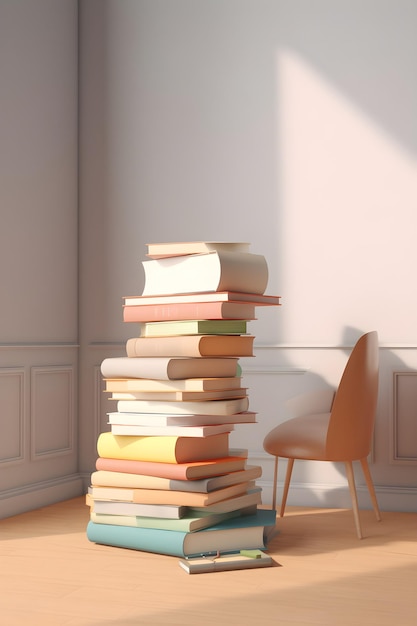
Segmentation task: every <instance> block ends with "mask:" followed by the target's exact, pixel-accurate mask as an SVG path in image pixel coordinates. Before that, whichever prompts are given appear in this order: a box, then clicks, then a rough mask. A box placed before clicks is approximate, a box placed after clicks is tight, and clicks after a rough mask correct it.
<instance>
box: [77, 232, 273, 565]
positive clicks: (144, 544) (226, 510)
mask: <svg viewBox="0 0 417 626" xmlns="http://www.w3.org/2000/svg"><path fill="white" fill-rule="evenodd" d="M142 264H143V268H144V273H145V285H144V289H143V292H142V294H141V295H139V296H134V297H125V298H124V306H123V319H124V321H125V322H127V323H134V324H136V325H137V327H138V332H137V333H136V336H135V337H133V338H132V339H129V340H128V341H127V344H126V356H124V357H115V358H107V359H104V361H103V362H102V364H101V373H102V375H103V378H104V381H105V391H106V392H108V393H109V394H110V398H111V399H112V400H114V402H115V411H114V412H111V413H109V424H110V427H111V430H110V431H109V432H104V433H101V434H100V435H99V438H98V441H97V450H98V458H97V461H96V471H95V472H93V474H92V475H91V487H90V489H89V493H88V495H87V503H88V505H89V506H90V521H89V523H88V527H87V537H88V539H89V540H90V541H92V542H96V543H100V544H105V545H111V546H117V547H122V548H131V549H136V550H143V551H148V552H156V553H160V554H167V555H172V556H177V557H187V558H190V557H196V556H201V555H204V556H207V555H213V554H214V555H220V554H221V553H233V552H237V551H241V550H256V549H257V550H259V549H263V548H265V547H266V545H265V544H266V542H265V536H266V529H267V528H269V527H273V526H274V525H275V518H276V515H275V511H270V510H264V509H262V508H260V507H259V505H260V504H261V502H262V500H261V488H260V487H259V486H258V485H257V484H256V480H257V479H258V478H259V477H260V476H261V473H262V470H261V467H260V466H256V465H250V464H248V462H247V451H242V450H233V449H231V447H230V445H229V436H230V433H231V432H232V431H233V429H234V428H235V427H236V426H238V425H240V424H251V423H254V422H256V413H255V412H253V411H251V410H249V398H248V394H247V389H246V388H245V387H243V386H242V376H241V374H242V372H241V368H240V366H239V358H240V357H249V356H253V341H254V337H253V336H252V335H250V334H249V333H248V332H247V331H248V329H247V324H248V322H250V321H251V320H253V319H254V318H255V307H256V306H271V305H272V306H276V305H279V304H280V299H279V297H278V296H268V295H265V293H264V292H265V289H266V286H267V281H268V268H267V264H266V261H265V258H264V257H263V256H262V255H257V254H252V253H250V252H249V246H248V244H244V243H223V242H183V243H166V244H149V245H148V254H147V259H146V260H145V261H143V262H142Z"/></svg>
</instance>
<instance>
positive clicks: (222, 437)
mask: <svg viewBox="0 0 417 626" xmlns="http://www.w3.org/2000/svg"><path fill="white" fill-rule="evenodd" d="M97 451H98V454H99V456H100V457H104V458H109V459H125V460H129V461H155V462H159V463H189V462H191V461H203V460H206V459H218V458H221V457H226V456H228V454H229V433H221V434H218V435H211V436H210V437H165V436H143V437H140V436H131V435H113V434H112V433H110V432H106V433H101V434H100V435H99V437H98V440H97Z"/></svg>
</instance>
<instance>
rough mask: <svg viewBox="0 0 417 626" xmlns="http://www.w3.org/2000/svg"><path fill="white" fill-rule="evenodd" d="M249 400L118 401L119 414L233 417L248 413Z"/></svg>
mask: <svg viewBox="0 0 417 626" xmlns="http://www.w3.org/2000/svg"><path fill="white" fill-rule="evenodd" d="M248 408H249V399H248V397H246V398H231V399H228V400H198V401H197V402H191V401H188V400H187V401H184V402H181V401H171V402H163V401H162V400H161V401H158V400H118V401H117V411H118V412H119V413H176V414H183V415H187V414H188V415H189V414H191V413H195V414H196V415H203V414H204V415H233V414H234V413H241V412H243V411H247V410H248Z"/></svg>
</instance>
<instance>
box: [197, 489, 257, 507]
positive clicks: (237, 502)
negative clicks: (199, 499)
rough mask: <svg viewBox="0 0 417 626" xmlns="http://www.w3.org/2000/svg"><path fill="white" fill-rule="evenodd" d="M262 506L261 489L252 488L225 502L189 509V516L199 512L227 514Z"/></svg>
mask: <svg viewBox="0 0 417 626" xmlns="http://www.w3.org/2000/svg"><path fill="white" fill-rule="evenodd" d="M260 504H262V489H261V487H254V488H253V489H250V490H249V491H248V493H245V494H242V495H240V496H235V497H234V498H228V499H227V500H221V502H215V503H213V504H208V505H207V506H205V507H198V506H197V507H190V509H189V512H190V514H191V513H192V514H198V513H201V511H205V512H207V513H208V512H210V513H227V512H228V511H237V510H243V509H248V508H249V507H257V506H258V505H260Z"/></svg>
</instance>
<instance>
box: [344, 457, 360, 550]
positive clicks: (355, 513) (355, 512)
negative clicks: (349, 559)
mask: <svg viewBox="0 0 417 626" xmlns="http://www.w3.org/2000/svg"><path fill="white" fill-rule="evenodd" d="M345 466H346V475H347V479H348V483H349V491H350V497H351V500H352V509H353V517H354V519H355V526H356V533H357V535H358V539H362V530H361V522H360V519H359V507H358V496H357V494H356V487H355V476H354V474H353V465H352V461H346V462H345Z"/></svg>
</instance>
